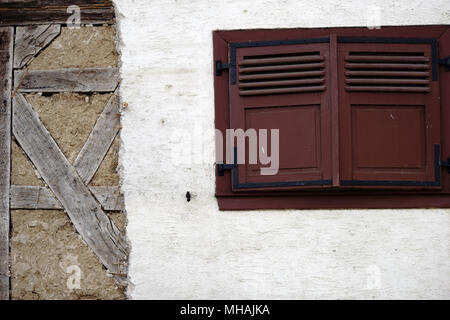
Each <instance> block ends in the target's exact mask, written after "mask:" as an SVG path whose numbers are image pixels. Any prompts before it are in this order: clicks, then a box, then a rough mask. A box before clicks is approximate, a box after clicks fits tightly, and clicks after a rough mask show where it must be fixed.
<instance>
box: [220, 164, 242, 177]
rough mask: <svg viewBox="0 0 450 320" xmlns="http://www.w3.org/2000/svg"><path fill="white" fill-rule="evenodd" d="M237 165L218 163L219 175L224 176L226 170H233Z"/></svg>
mask: <svg viewBox="0 0 450 320" xmlns="http://www.w3.org/2000/svg"><path fill="white" fill-rule="evenodd" d="M236 167H237V166H236V165H235V164H225V163H218V164H217V175H218V176H221V177H222V176H223V175H224V172H225V170H233V169H234V168H236Z"/></svg>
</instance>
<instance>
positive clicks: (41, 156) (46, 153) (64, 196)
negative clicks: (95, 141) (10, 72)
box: [12, 93, 128, 284]
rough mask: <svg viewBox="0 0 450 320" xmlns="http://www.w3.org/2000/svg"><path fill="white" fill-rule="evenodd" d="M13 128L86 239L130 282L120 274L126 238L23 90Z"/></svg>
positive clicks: (16, 103) (124, 262)
mask: <svg viewBox="0 0 450 320" xmlns="http://www.w3.org/2000/svg"><path fill="white" fill-rule="evenodd" d="M12 131H13V134H14V137H15V138H16V140H17V141H18V143H19V144H20V146H21V147H22V149H23V150H24V151H25V153H26V154H27V155H28V157H29V158H30V160H31V161H32V163H33V164H34V166H35V167H36V169H37V170H38V171H39V173H40V174H41V176H42V178H43V179H44V181H45V182H46V183H47V185H48V186H49V187H50V189H51V190H52V191H53V193H54V194H55V196H56V197H57V199H58V200H59V202H60V203H61V204H62V206H63V207H64V209H65V211H66V212H67V214H68V216H69V217H70V219H71V221H72V223H73V224H74V226H75V228H76V230H77V231H78V232H79V233H80V235H81V237H82V238H83V240H84V241H85V242H86V244H87V245H88V246H89V247H90V248H91V249H92V250H93V251H94V253H95V254H96V255H97V256H98V258H99V259H100V261H101V262H102V263H103V264H104V265H105V266H106V267H107V268H108V270H109V271H110V272H111V273H113V274H116V275H119V277H118V280H119V281H120V282H121V283H122V284H126V282H125V281H126V279H125V277H120V275H126V269H127V268H126V265H127V257H128V244H127V242H126V240H125V239H124V238H123V236H122V235H121V234H120V231H119V230H118V229H117V227H116V226H115V225H114V223H113V222H112V221H111V220H110V219H109V218H108V216H107V215H106V214H105V212H104V211H103V210H102V208H101V206H100V204H99V203H98V202H97V201H96V200H95V198H94V196H93V195H92V193H91V192H90V190H89V189H88V187H86V185H85V184H84V183H83V181H82V180H81V178H80V176H79V175H78V173H77V172H76V170H75V168H74V167H73V166H72V165H71V164H70V163H69V162H68V161H67V159H66V157H65V156H64V155H63V153H62V152H61V150H60V149H59V147H58V145H57V144H56V142H55V141H54V140H53V138H52V137H51V135H50V133H49V132H48V131H47V129H46V128H45V127H44V125H43V124H42V122H41V121H40V119H39V117H38V115H37V113H36V112H35V111H34V110H33V109H32V107H31V105H30V104H29V103H28V102H27V101H26V99H25V97H24V96H23V95H22V94H20V93H17V94H16V95H15V96H14V97H13V107H12Z"/></svg>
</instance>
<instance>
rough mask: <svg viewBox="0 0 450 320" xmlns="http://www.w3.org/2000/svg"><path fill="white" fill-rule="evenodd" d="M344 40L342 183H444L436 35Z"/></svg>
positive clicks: (341, 60) (340, 59)
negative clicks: (440, 165) (425, 37)
mask: <svg viewBox="0 0 450 320" xmlns="http://www.w3.org/2000/svg"><path fill="white" fill-rule="evenodd" d="M338 42H339V43H338V71H339V117H340V119H339V122H340V179H341V181H340V183H341V185H344V186H359V187H361V186H378V187H391V188H396V187H397V188H398V187H401V188H404V187H414V188H430V187H434V188H436V187H439V186H440V167H439V153H440V151H439V148H440V118H439V115H440V106H439V85H438V81H437V80H438V79H437V65H436V42H435V40H432V39H395V38H387V39H381V38H339V39H338Z"/></svg>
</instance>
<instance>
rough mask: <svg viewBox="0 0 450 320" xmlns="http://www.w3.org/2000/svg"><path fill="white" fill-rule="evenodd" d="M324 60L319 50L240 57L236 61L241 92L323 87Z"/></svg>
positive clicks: (295, 90) (250, 94) (305, 89)
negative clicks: (237, 62) (240, 59)
mask: <svg viewBox="0 0 450 320" xmlns="http://www.w3.org/2000/svg"><path fill="white" fill-rule="evenodd" d="M324 69H325V62H324V57H323V56H322V55H320V53H319V52H306V53H304V52H303V53H289V54H278V55H277V54H273V55H264V56H263V55H261V56H247V57H243V59H242V61H240V62H239V73H238V79H239V84H238V86H239V93H240V95H241V96H255V95H268V94H287V93H302V92H314V91H323V90H325V85H324V83H325V79H324V77H325V70H324Z"/></svg>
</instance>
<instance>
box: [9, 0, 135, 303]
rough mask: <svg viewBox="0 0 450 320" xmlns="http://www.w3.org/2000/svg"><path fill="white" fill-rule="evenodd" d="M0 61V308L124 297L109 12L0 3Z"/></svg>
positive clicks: (91, 4) (97, 5) (82, 5)
mask: <svg viewBox="0 0 450 320" xmlns="http://www.w3.org/2000/svg"><path fill="white" fill-rule="evenodd" d="M69 5H75V6H78V8H79V9H80V13H81V15H80V18H81V20H80V21H79V22H80V23H79V25H75V26H74V25H73V24H71V23H69V24H67V22H68V21H69V20H68V19H69V17H70V14H71V12H69V11H68V10H67V9H68V6H69ZM0 60H1V61H0V80H1V82H0V85H1V86H0V102H1V104H0V162H1V167H0V298H2V299H8V298H12V299H54V298H64V299H83V298H91V299H92V298H98V299H121V298H124V291H123V290H124V288H125V287H126V285H127V264H128V263H127V260H128V250H129V247H128V243H127V240H126V238H125V233H124V230H123V228H124V222H125V216H124V207H123V197H122V195H121V194H120V190H119V186H118V185H119V181H118V176H117V172H116V167H117V162H118V146H119V131H120V98H119V95H118V87H119V70H118V55H117V52H116V50H115V27H114V8H113V7H112V4H111V2H110V1H70V3H68V2H67V1H54V0H52V1H13V2H7V3H2V4H0ZM10 227H11V228H10Z"/></svg>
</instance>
